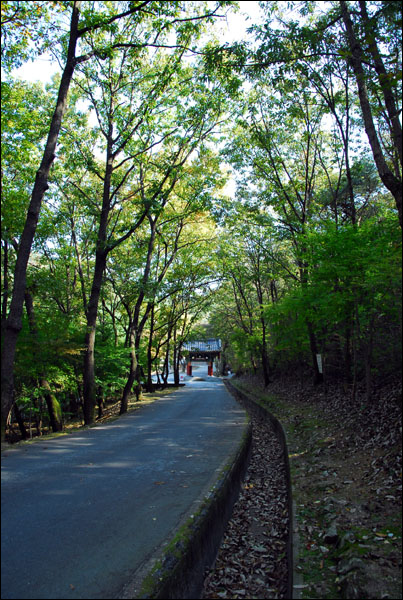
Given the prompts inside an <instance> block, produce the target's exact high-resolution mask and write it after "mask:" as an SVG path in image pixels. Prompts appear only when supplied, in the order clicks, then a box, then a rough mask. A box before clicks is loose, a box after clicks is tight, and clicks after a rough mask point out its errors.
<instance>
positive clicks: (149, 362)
mask: <svg viewBox="0 0 403 600" xmlns="http://www.w3.org/2000/svg"><path fill="white" fill-rule="evenodd" d="M154 309H155V306H154V303H153V304H152V306H151V314H150V332H149V335H148V345H147V392H153V391H154V384H153V378H152V369H153V360H152V343H153V337H154Z"/></svg>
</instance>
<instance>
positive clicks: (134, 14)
mask: <svg viewBox="0 0 403 600" xmlns="http://www.w3.org/2000/svg"><path fill="white" fill-rule="evenodd" d="M25 4H29V3H24V7H25ZM221 4H227V3H226V2H224V3H219V4H218V5H216V6H215V8H214V9H213V10H212V11H209V10H207V11H206V12H204V13H201V14H200V13H197V14H196V15H194V14H193V15H192V16H189V15H188V14H187V15H185V16H184V17H183V18H181V13H180V7H179V6H178V5H177V3H176V2H165V3H164V5H163V8H162V7H161V5H160V3H158V2H152V1H150V0H147V1H144V2H130V3H129V7H128V8H127V5H124V4H121V3H114V4H113V5H111V4H110V3H97V12H92V10H93V9H91V8H90V9H87V7H86V6H84V8H83V11H81V2H77V1H75V2H74V3H73V4H72V12H71V21H70V28H69V34H68V45H67V48H64V54H65V66H64V69H63V73H62V77H61V80H60V86H59V92H58V98H57V101H56V108H55V111H54V113H53V117H52V119H51V123H50V126H49V134H48V138H47V141H46V144H45V148H44V153H43V157H42V160H41V164H40V167H39V169H38V171H37V174H36V178H35V184H34V187H33V190H32V195H31V200H30V203H29V208H28V214H27V218H26V221H25V225H24V229H23V232H22V234H21V239H20V243H19V251H18V257H17V261H16V266H15V273H14V287H13V293H12V298H11V303H10V309H9V315H8V319H7V323H6V326H5V332H4V342H3V360H2V423H3V425H2V427H3V431H4V426H5V422H6V419H7V416H8V413H9V411H10V408H11V406H12V402H13V365H14V356H15V348H16V343H17V338H18V334H19V331H20V330H21V317H22V310H23V302H24V294H25V282H26V270H27V264H28V259H29V256H30V253H31V247H32V242H33V239H34V236H35V231H36V227H37V223H38V218H39V214H40V210H41V205H42V199H43V196H44V194H45V192H46V190H47V189H48V177H49V172H50V168H51V165H52V163H53V161H54V158H55V149H56V144H57V140H58V137H59V132H60V127H61V123H62V119H63V116H64V113H65V111H66V106H67V94H68V90H69V87H70V82H71V80H72V76H73V73H74V70H75V68H76V66H77V65H78V64H82V63H84V62H86V61H89V60H90V59H92V58H93V57H96V56H97V57H100V58H105V57H107V56H108V55H109V54H110V53H111V52H113V50H114V49H118V48H125V47H127V44H126V41H125V40H124V39H123V38H122V37H121V36H120V37H119V35H118V37H117V39H116V40H112V43H110V42H109V43H105V37H103V36H102V35H101V36H100V39H99V38H98V41H100V42H101V44H100V46H94V45H91V40H90V39H89V38H90V36H91V35H92V34H94V33H100V32H103V33H105V34H108V32H109V33H111V34H112V35H113V34H118V32H119V25H118V23H122V22H123V21H124V22H127V23H129V22H130V23H131V24H134V23H137V24H139V23H141V22H142V21H145V22H146V23H147V26H145V27H143V28H142V32H141V33H142V35H143V38H141V37H137V38H136V39H135V40H134V41H133V40H132V42H131V43H130V46H129V47H130V48H134V49H135V53H136V49H137V50H139V49H141V48H144V47H147V46H148V45H152V46H156V45H158V44H159V43H160V40H159V38H160V37H162V34H163V33H165V32H166V31H167V30H168V29H170V27H171V26H172V25H175V24H176V26H177V29H178V30H179V31H180V32H181V34H184V35H186V33H187V32H189V30H191V29H192V28H193V29H194V25H195V24H197V23H198V22H199V21H200V20H202V19H208V18H212V17H214V15H215V14H216V11H217V8H218V6H219V5H221ZM7 7H9V3H7ZM12 11H13V8H11V10H10V11H9V12H8V13H6V14H5V17H4V20H5V21H9V22H10V23H13V19H14V17H13V16H12ZM127 17H129V18H128V19H126V18H127ZM14 22H15V19H14ZM124 30H125V27H124V25H122V26H121V28H120V33H122V32H124ZM139 33H140V30H139ZM63 39H64V36H61V41H63ZM86 40H87V41H88V44H89V47H87V49H86V50H87V51H86V53H85V54H81V55H79V56H77V54H76V49H77V44H78V42H79V41H80V42H81V43H85V41H86ZM114 42H115V43H114ZM165 45H166V44H165ZM88 310H90V312H92V313H93V312H94V311H93V308H92V304H91V302H89V307H88ZM89 368H90V367H89ZM85 387H86V389H87V391H88V390H90V389H91V384H89V383H88V382H87V383H86V386H85ZM88 393H90V394H91V393H92V392H90V391H88Z"/></svg>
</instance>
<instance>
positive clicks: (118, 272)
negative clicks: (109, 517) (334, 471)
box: [1, 0, 402, 436]
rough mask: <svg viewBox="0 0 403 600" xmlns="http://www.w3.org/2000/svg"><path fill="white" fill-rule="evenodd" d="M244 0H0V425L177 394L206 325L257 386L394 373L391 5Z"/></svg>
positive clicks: (398, 217)
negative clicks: (33, 64)
mask: <svg viewBox="0 0 403 600" xmlns="http://www.w3.org/2000/svg"><path fill="white" fill-rule="evenodd" d="M248 4H249V3H248ZM259 4H260V13H259V16H255V18H254V19H253V20H252V21H251V24H250V27H249V31H248V35H247V36H243V37H241V38H240V39H236V40H235V41H232V40H231V41H227V40H225V39H222V36H220V34H219V33H218V31H219V30H218V29H216V27H217V26H218V25H217V24H218V23H219V22H222V21H223V20H224V19H225V18H226V15H231V14H233V13H234V12H235V11H236V10H237V9H238V7H237V3H236V2H231V1H217V2H215V1H214V2H213V1H209V2H177V1H172V2H171V1H165V2H157V1H151V0H148V1H147V0H145V1H140V0H137V1H134V2H76V1H74V2H56V1H55V2H36V1H35V2H32V1H30V2H14V1H8V2H2V67H3V78H2V109H1V115H2V117H1V118H2V239H1V249H2V315H1V317H2V432H3V436H4V434H5V430H6V426H7V423H9V422H10V418H11V417H12V418H14V417H15V419H17V420H19V421H20V422H21V423H22V426H23V421H24V417H25V416H26V415H27V414H33V415H34V417H35V419H36V423H37V428H38V430H39V429H40V427H41V421H42V420H43V421H44V423H46V424H48V426H49V427H51V428H52V429H53V431H58V430H60V429H61V428H62V427H63V423H64V422H65V421H66V420H67V419H68V418H69V417H70V416H72V415H76V414H81V415H82V417H83V420H84V422H85V424H87V425H88V424H91V423H93V422H94V420H95V419H96V418H97V417H101V416H102V414H103V411H104V408H105V404H106V403H107V402H109V401H112V400H113V401H117V400H119V402H120V411H121V413H123V412H125V411H126V410H127V408H128V400H129V397H130V396H131V395H132V394H137V396H138V395H139V394H140V392H141V388H143V389H144V388H145V389H148V390H150V389H152V387H153V381H152V375H153V374H154V373H155V372H156V371H158V372H159V373H161V375H162V376H163V377H164V380H165V382H166V381H167V377H168V371H169V369H170V368H171V369H173V370H174V371H175V381H176V382H177V383H178V378H179V365H180V360H181V357H182V355H183V344H184V343H185V342H186V340H188V339H190V338H191V337H192V335H194V334H195V332H200V323H201V322H202V320H205V321H206V320H207V321H208V323H209V331H210V332H212V333H213V334H214V336H215V337H219V338H221V340H222V343H223V348H224V355H223V360H222V362H221V364H220V365H219V366H218V367H217V368H219V369H221V372H224V370H225V368H226V367H231V369H232V370H235V371H238V372H241V371H245V370H251V371H253V372H255V373H257V374H259V375H260V376H261V377H262V378H263V380H264V384H265V385H266V386H269V385H270V382H271V381H272V380H273V378H275V377H276V375H277V374H279V373H284V372H287V371H289V370H293V371H295V370H298V369H300V370H302V371H303V372H306V373H308V376H311V377H312V378H313V380H314V381H315V383H317V384H321V383H322V382H323V380H324V379H331V380H335V381H339V382H340V384H341V385H343V386H345V388H346V389H348V390H350V391H351V394H352V395H353V396H354V395H355V393H356V390H357V386H358V385H359V384H361V383H362V384H363V385H365V390H366V392H365V393H366V398H367V401H368V402H370V401H371V390H372V384H373V380H374V378H377V377H382V378H385V379H387V378H388V377H389V376H391V375H393V374H394V373H396V372H397V371H399V370H400V369H401V366H400V365H401V358H402V357H401V347H400V339H401V222H402V209H401V189H402V185H401V184H402V179H401V168H402V137H401V72H402V71H401V62H402V56H401V3H400V2H390V1H388V2H380V1H379V2H378V1H376V2H365V1H359V2H344V1H334V2H310V1H304V2H261V3H259ZM232 34H233V35H234V32H232ZM43 53H48V54H49V55H50V56H52V57H53V60H54V61H55V62H57V63H58V65H59V72H58V73H57V74H56V75H55V76H54V77H53V79H52V81H51V83H49V84H46V85H45V86H43V85H42V84H40V83H38V82H37V83H31V82H28V81H23V80H21V79H20V78H19V77H18V76H17V75H16V72H15V70H16V68H17V67H19V66H21V65H22V64H24V63H27V62H28V61H31V60H35V59H37V58H38V57H39V56H41V55H42V54H43ZM231 181H233V182H234V187H235V190H234V192H233V193H232V192H229V190H230V189H231V186H230V185H228V184H229V183H230V182H231Z"/></svg>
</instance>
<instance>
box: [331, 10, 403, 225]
mask: <svg viewBox="0 0 403 600" xmlns="http://www.w3.org/2000/svg"><path fill="white" fill-rule="evenodd" d="M340 7H341V14H342V17H343V21H344V25H345V28H346V34H347V40H348V44H349V47H350V51H351V59H350V62H351V65H352V67H353V71H354V75H355V79H356V82H357V87H358V96H359V100H360V106H361V112H362V116H363V120H364V127H365V132H366V134H367V137H368V141H369V144H370V146H371V150H372V155H373V157H374V161H375V164H376V167H377V170H378V173H379V177H380V178H381V180H382V183H383V184H384V186H385V187H386V188H387V189H388V190H389V191H390V193H391V194H392V196H393V197H394V199H395V202H396V208H397V211H398V214H399V223H400V226H401V227H402V182H401V180H399V178H398V177H396V175H395V174H394V173H393V172H392V171H391V170H390V169H389V167H388V165H387V163H386V160H385V157H384V154H383V151H382V146H381V143H380V141H379V138H378V134H377V131H376V128H375V124H374V120H373V116H372V110H371V104H370V101H369V98H368V90H367V85H366V82H365V79H366V75H365V71H364V67H363V62H362V59H363V51H362V48H361V45H360V42H359V40H358V38H357V36H356V34H355V31H354V26H353V22H352V20H351V16H350V13H349V10H348V6H347V2H346V1H345V0H340ZM385 83H386V82H385ZM400 143H401V142H400ZM400 153H401V150H400Z"/></svg>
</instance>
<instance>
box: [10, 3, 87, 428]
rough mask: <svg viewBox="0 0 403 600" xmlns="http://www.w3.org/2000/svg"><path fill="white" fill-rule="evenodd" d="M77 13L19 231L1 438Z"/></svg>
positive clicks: (71, 68) (76, 10)
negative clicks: (23, 219)
mask: <svg viewBox="0 0 403 600" xmlns="http://www.w3.org/2000/svg"><path fill="white" fill-rule="evenodd" d="M79 15H80V2H74V3H73V9H72V15H71V22H70V37H69V45H68V50H67V60H66V65H65V68H64V71H63V74H62V78H61V80H60V86H59V93H58V97H57V101H56V108H55V111H54V113H53V117H52V120H51V124H50V128H49V134H48V138H47V141H46V145H45V149H44V152H43V157H42V161H41V164H40V167H39V169H38V171H37V173H36V178H35V184H34V187H33V190H32V195H31V200H30V203H29V207H28V213H27V217H26V221H25V225H24V229H23V232H22V235H21V239H20V243H19V250H18V256H17V262H16V265H15V271H14V287H13V293H12V298H11V304H10V310H9V314H8V319H7V322H6V326H5V331H4V341H3V349H2V360H1V418H2V439H4V433H5V426H6V422H7V417H8V414H9V412H10V409H11V407H12V405H13V400H14V360H15V350H16V346H17V339H18V335H19V333H20V331H21V328H22V312H23V306H24V294H25V286H26V274H27V265H28V260H29V257H30V254H31V247H32V242H33V239H34V236H35V231H36V227H37V224H38V219H39V213H40V210H41V205H42V199H43V196H44V194H45V192H46V190H47V189H48V187H49V186H48V178H49V171H50V167H51V166H52V163H53V160H54V158H55V150H56V144H57V139H58V137H59V133H60V127H61V124H62V119H63V115H64V113H65V111H66V107H67V95H68V91H69V87H70V82H71V79H72V77H73V72H74V68H75V66H76V58H75V55H76V46H77V40H78V37H79V33H78V21H79Z"/></svg>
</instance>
